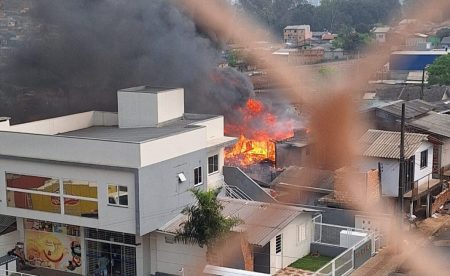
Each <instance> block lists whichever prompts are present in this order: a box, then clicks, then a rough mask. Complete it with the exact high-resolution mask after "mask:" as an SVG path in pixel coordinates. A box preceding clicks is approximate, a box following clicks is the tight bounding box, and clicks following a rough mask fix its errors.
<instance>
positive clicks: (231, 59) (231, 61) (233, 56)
mask: <svg viewBox="0 0 450 276" xmlns="http://www.w3.org/2000/svg"><path fill="white" fill-rule="evenodd" d="M238 60H239V57H238V54H237V52H236V51H235V50H233V51H231V52H230V53H229V55H228V58H227V62H228V65H230V66H231V67H236V66H237V63H238Z"/></svg>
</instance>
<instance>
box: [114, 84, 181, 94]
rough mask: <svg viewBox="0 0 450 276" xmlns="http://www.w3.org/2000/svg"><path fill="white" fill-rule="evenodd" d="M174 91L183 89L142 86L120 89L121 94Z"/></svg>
mask: <svg viewBox="0 0 450 276" xmlns="http://www.w3.org/2000/svg"><path fill="white" fill-rule="evenodd" d="M174 89H181V88H176V87H163V86H150V85H142V86H136V87H130V88H124V89H120V90H119V92H134V93H150V94H158V93H161V92H165V91H168V90H174Z"/></svg>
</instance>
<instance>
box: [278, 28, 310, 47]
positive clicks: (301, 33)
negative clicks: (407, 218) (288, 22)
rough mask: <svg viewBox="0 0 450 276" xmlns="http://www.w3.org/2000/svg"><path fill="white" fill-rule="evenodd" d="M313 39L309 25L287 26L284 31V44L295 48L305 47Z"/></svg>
mask: <svg viewBox="0 0 450 276" xmlns="http://www.w3.org/2000/svg"><path fill="white" fill-rule="evenodd" d="M311 38H312V33H311V27H310V26H309V25H294V26H286V27H285V28H284V31H283V39H284V43H287V44H291V45H292V46H294V47H299V46H303V45H305V44H306V41H307V40H308V39H311Z"/></svg>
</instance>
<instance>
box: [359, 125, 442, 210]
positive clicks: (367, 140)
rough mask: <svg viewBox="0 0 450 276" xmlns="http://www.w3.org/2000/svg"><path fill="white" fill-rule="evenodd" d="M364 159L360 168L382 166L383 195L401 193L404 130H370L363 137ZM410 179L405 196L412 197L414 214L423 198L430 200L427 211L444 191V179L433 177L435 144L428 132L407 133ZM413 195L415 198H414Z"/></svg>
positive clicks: (406, 157)
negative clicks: (436, 197) (401, 148)
mask: <svg viewBox="0 0 450 276" xmlns="http://www.w3.org/2000/svg"><path fill="white" fill-rule="evenodd" d="M359 142H360V145H361V148H362V156H363V159H362V160H361V162H360V163H359V164H358V165H359V167H360V169H362V170H363V171H368V170H371V169H378V168H380V169H381V191H382V195H383V196H387V197H398V196H399V194H398V193H399V167H400V163H399V159H400V132H391V131H384V130H374V129H370V130H368V131H367V132H366V133H365V134H364V135H363V136H362V137H361V139H360V141H359ZM404 154H405V162H406V164H405V168H406V181H405V187H404V190H403V192H404V197H405V198H409V199H410V209H411V213H412V212H415V211H418V210H419V209H420V208H422V204H421V203H422V202H424V201H423V200H424V199H423V198H424V197H425V198H426V199H425V201H426V203H427V208H426V213H427V215H429V210H430V208H431V201H430V196H431V194H432V193H435V192H436V191H438V193H439V192H440V188H441V186H442V185H441V181H440V180H439V179H433V177H432V164H433V144H432V143H431V142H430V139H429V137H428V135H425V134H417V133H405V153H404ZM411 198H412V200H411Z"/></svg>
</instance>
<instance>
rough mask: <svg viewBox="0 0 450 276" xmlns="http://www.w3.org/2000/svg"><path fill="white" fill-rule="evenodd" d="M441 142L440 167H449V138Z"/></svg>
mask: <svg viewBox="0 0 450 276" xmlns="http://www.w3.org/2000/svg"><path fill="white" fill-rule="evenodd" d="M442 142H443V143H444V144H443V145H442V153H441V166H442V167H444V166H448V165H450V138H445V139H443V140H442Z"/></svg>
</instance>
